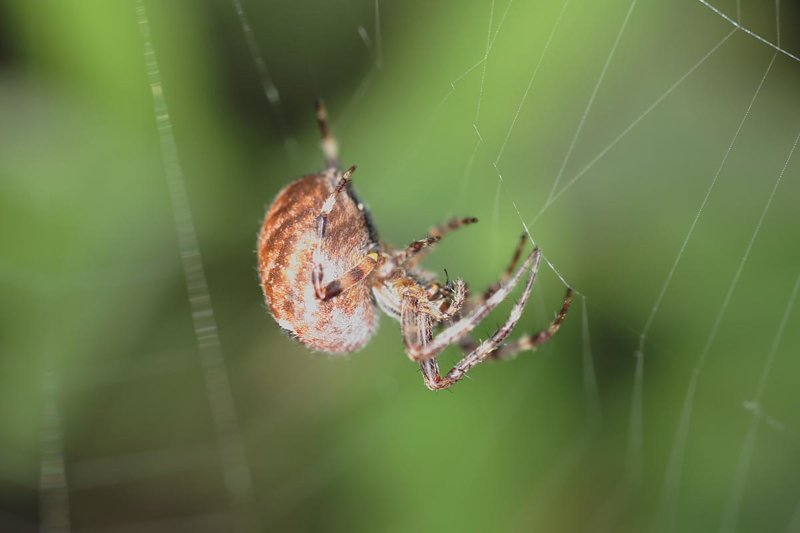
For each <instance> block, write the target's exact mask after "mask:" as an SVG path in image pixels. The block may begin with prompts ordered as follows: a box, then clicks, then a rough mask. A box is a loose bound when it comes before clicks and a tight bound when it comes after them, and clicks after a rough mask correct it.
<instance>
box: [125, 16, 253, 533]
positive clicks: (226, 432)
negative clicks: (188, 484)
mask: <svg viewBox="0 0 800 533" xmlns="http://www.w3.org/2000/svg"><path fill="white" fill-rule="evenodd" d="M136 20H137V24H138V26H139V30H140V34H141V39H142V43H143V47H144V59H145V71H146V74H147V79H148V82H149V84H150V90H151V93H152V98H153V109H154V113H155V119H156V126H157V130H158V137H159V141H160V146H161V157H162V162H163V165H164V174H165V178H166V181H167V186H168V190H169V198H170V204H171V206H172V214H173V217H174V222H175V229H176V231H177V237H178V249H179V251H180V257H181V266H182V268H183V275H184V279H185V282H186V289H187V292H188V296H189V306H190V309H191V313H192V323H193V325H194V335H195V339H196V341H197V347H198V355H199V357H200V363H201V369H202V372H203V377H204V380H205V385H206V393H207V396H208V402H209V406H210V408H211V415H212V420H213V424H214V431H215V433H216V438H217V446H218V448H219V454H220V460H221V463H222V468H223V471H224V478H225V488H226V490H227V492H228V496H229V498H230V500H231V504H232V505H233V507H234V508H235V509H236V510H238V511H240V512H241V513H242V524H241V525H242V527H243V528H244V529H246V530H253V531H259V530H261V528H260V527H259V525H258V519H257V516H256V515H255V513H250V512H245V511H244V509H245V507H246V506H248V505H250V503H251V502H252V501H253V487H252V481H251V474H250V467H249V465H248V464H247V458H246V455H245V451H244V444H243V442H242V439H241V434H240V430H239V424H238V421H237V419H236V411H235V407H234V403H233V396H232V394H231V387H230V380H229V378H228V373H227V370H226V368H225V361H224V359H223V354H222V348H221V345H220V340H219V334H218V330H217V323H216V319H215V317H214V309H213V307H212V304H211V296H210V293H209V289H208V283H207V281H206V276H205V272H204V269H203V260H202V257H201V254H200V248H199V245H198V242H197V234H196V230H195V227H194V221H193V220H192V214H191V209H190V207H189V199H188V196H187V193H186V186H185V183H184V177H183V169H182V168H181V164H180V159H179V157H178V149H177V146H176V143H175V136H174V133H173V130H172V121H171V119H170V115H169V110H168V108H167V103H166V100H165V98H164V92H163V86H162V83H161V72H160V69H159V66H158V59H157V56H156V53H155V48H154V47H153V43H152V38H151V34H150V22H149V19H148V17H147V12H146V10H145V6H144V2H143V0H137V2H136Z"/></svg>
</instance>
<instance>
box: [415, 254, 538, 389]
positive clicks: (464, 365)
mask: <svg viewBox="0 0 800 533" xmlns="http://www.w3.org/2000/svg"><path fill="white" fill-rule="evenodd" d="M531 258H535V259H534V264H533V268H531V274H530V276H529V277H528V282H527V283H526V284H525V289H524V290H523V291H522V295H521V296H520V299H519V302H517V303H516V304H515V305H514V308H513V309H511V313H509V315H508V319H507V320H506V321H505V323H504V324H503V325H502V326H500V327H499V328H498V329H497V331H496V332H495V333H494V335H492V336H491V337H489V338H488V339H486V340H485V341H483V342H482V343H481V344H480V345H478V346H477V347H476V348H475V349H474V350H472V351H471V352H470V353H469V354H468V355H466V356H465V357H464V358H463V359H461V360H460V361H459V362H458V363H456V365H455V366H453V368H452V369H450V371H449V372H448V373H447V374H446V375H444V376H441V375H440V374H439V365H438V364H437V363H436V361H435V360H433V359H429V360H427V361H422V362H421V363H420V368H421V369H422V377H423V379H424V380H425V385H426V386H427V387H428V388H429V389H430V390H439V389H446V388H448V387H450V386H451V385H453V384H454V383H456V382H457V381H459V380H460V379H461V378H463V377H464V376H465V375H466V373H467V372H469V370H470V369H471V368H472V367H474V366H475V365H477V364H479V363H482V362H483V361H485V360H486V358H487V357H488V356H489V355H490V354H491V353H492V352H493V351H495V350H496V349H497V347H498V346H500V345H501V344H502V343H503V341H504V340H505V339H506V338H507V337H508V335H509V334H510V333H511V331H512V330H513V329H514V327H515V326H516V325H517V322H519V319H520V317H521V316H522V311H523V309H525V304H526V303H527V302H528V297H529V296H530V294H531V291H532V290H533V284H534V282H535V281H536V273H537V272H538V271H539V261H540V259H541V255H540V254H539V250H538V249H535V250H534V251H533V253H532V254H531V256H529V258H528V260H526V261H525V265H528V264H529V260H530V259H531ZM525 265H523V268H525ZM520 270H522V269H520ZM518 274H519V272H518ZM515 277H517V276H516V275H515ZM512 280H513V278H512ZM504 288H505V286H504V287H501V288H500V289H498V291H497V292H496V293H495V294H494V295H492V297H490V298H489V300H487V302H486V304H484V305H489V302H491V301H492V300H493V299H494V298H495V297H496V296H498V295H499V294H501V293H502V292H503V289H504ZM476 311H477V310H476ZM457 324H458V323H456V324H454V326H455V325H457ZM452 327H453V326H451V328H452ZM448 329H450V328H448ZM473 329H474V328H473ZM445 331H447V330H445ZM470 331H471V330H470ZM440 336H441V335H440ZM437 339H438V337H437Z"/></svg>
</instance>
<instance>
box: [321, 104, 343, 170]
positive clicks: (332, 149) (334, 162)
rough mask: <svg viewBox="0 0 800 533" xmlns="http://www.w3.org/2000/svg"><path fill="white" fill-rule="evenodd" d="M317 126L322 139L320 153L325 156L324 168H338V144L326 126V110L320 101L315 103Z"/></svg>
mask: <svg viewBox="0 0 800 533" xmlns="http://www.w3.org/2000/svg"><path fill="white" fill-rule="evenodd" d="M316 114H317V125H318V126H319V135H320V138H321V139H322V142H321V146H322V153H323V154H324V155H325V166H326V167H327V168H329V169H337V168H339V143H338V142H337V141H336V138H335V137H334V136H333V134H332V133H331V129H330V127H329V126H328V109H327V108H326V107H325V104H324V103H323V102H322V100H317V102H316Z"/></svg>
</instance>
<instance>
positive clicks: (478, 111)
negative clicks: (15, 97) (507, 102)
mask: <svg viewBox="0 0 800 533" xmlns="http://www.w3.org/2000/svg"><path fill="white" fill-rule="evenodd" d="M493 24H494V0H492V10H491V11H490V12H489V30H488V31H487V32H486V52H485V53H484V54H483V66H482V67H481V88H480V92H479V93H478V105H477V106H475V121H474V124H473V125H474V126H475V130H476V132H477V129H478V122H479V120H480V117H481V102H482V101H483V88H484V86H485V85H486V64H487V63H488V62H489V61H488V60H489V51H490V50H491V49H492V48H491V47H492V25H493ZM480 135H481V134H480V133H478V138H479V139H480Z"/></svg>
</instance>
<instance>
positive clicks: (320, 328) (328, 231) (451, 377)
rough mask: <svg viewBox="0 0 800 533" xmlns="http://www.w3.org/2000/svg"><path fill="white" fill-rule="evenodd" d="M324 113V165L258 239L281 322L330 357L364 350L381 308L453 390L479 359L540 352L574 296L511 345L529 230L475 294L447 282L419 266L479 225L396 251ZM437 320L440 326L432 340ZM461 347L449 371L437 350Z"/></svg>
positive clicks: (534, 263) (289, 189) (265, 285)
mask: <svg viewBox="0 0 800 533" xmlns="http://www.w3.org/2000/svg"><path fill="white" fill-rule="evenodd" d="M316 118H317V123H318V126H319V130H320V134H321V138H322V141H321V147H322V151H323V153H324V156H325V165H326V166H325V169H324V170H322V171H321V172H319V173H317V174H309V175H307V176H303V177H301V178H300V179H298V180H296V181H294V182H292V183H290V184H289V185H288V186H286V187H285V188H284V189H283V190H281V191H280V192H279V193H278V195H277V197H276V198H275V200H274V201H273V202H272V205H271V206H270V207H269V209H268V211H267V214H266V217H265V218H264V222H263V225H262V226H261V232H260V234H259V237H258V263H259V264H258V272H259V276H260V278H261V287H262V289H263V291H264V297H265V299H266V303H267V306H268V308H269V310H270V312H271V314H272V316H273V317H274V318H275V320H276V321H277V322H278V325H279V326H280V327H281V329H283V330H284V332H286V333H288V334H289V336H290V337H292V338H294V339H296V340H298V341H300V342H301V343H302V344H304V345H305V346H307V347H308V348H310V349H312V350H315V351H319V352H326V353H330V354H340V353H350V352H354V351H356V350H359V349H361V348H362V347H364V346H365V345H366V344H367V342H368V341H369V339H370V338H371V337H372V335H373V334H374V333H375V330H376V328H377V326H378V316H379V313H378V309H380V310H381V311H383V312H384V313H386V314H387V315H389V316H390V317H392V318H394V319H395V320H397V321H399V322H400V326H401V330H402V337H403V342H404V344H405V349H406V353H407V354H408V356H409V358H411V360H412V361H414V362H416V363H418V364H419V366H420V368H421V370H422V376H423V379H424V381H425V385H426V386H427V387H428V388H429V389H431V390H437V389H445V388H448V387H450V386H451V385H453V384H454V383H456V382H457V381H459V380H460V379H461V378H463V377H464V375H466V373H467V372H468V371H469V370H470V369H471V368H472V367H474V366H475V365H477V364H479V363H482V362H484V361H486V360H490V359H507V358H510V357H512V356H514V355H516V354H517V353H519V352H521V351H524V350H534V349H536V347H537V346H539V345H541V344H543V343H545V342H547V341H548V340H550V338H551V337H552V336H553V335H554V334H555V333H556V331H558V328H559V326H560V325H561V323H562V321H563V320H564V317H565V316H566V314H567V311H568V310H569V305H570V303H571V301H572V289H571V288H568V289H567V294H566V296H565V297H564V300H563V303H562V306H561V309H560V311H559V312H558V314H557V315H556V318H555V320H553V322H552V323H551V324H550V325H549V327H547V328H546V329H544V330H542V331H541V332H539V333H536V334H534V335H523V336H522V337H521V338H519V339H518V340H516V341H514V342H511V343H508V344H504V342H505V340H506V338H507V337H508V336H509V334H510V333H511V331H512V330H513V329H514V326H515V325H516V324H517V322H518V321H519V319H520V316H521V315H522V311H523V309H524V308H525V304H526V302H527V301H528V297H529V296H530V293H531V290H532V288H533V283H534V281H535V279H536V273H537V272H538V269H539V263H540V260H541V253H540V251H539V249H538V248H535V249H534V250H533V251H531V253H530V254H529V255H528V256H527V257H526V258H525V260H524V261H523V263H522V266H520V267H519V268H516V270H515V267H516V265H517V263H518V261H519V259H520V257H521V254H522V250H523V247H524V244H525V235H523V236H522V238H521V240H520V241H519V243H518V244H517V247H516V250H515V252H514V255H513V257H512V260H511V263H510V264H509V266H508V268H507V269H506V270H505V272H504V274H503V276H502V277H501V278H500V280H499V281H498V282H496V283H495V284H493V285H492V286H491V287H489V288H488V289H487V290H486V291H485V292H483V293H482V294H481V295H478V296H477V297H468V289H467V285H466V283H465V282H464V281H463V280H462V279H460V278H459V279H456V280H454V281H449V280H448V281H447V282H445V283H444V284H441V283H439V282H437V281H436V277H435V275H433V274H432V273H430V272H428V271H425V270H423V269H422V268H420V267H419V266H418V265H419V263H420V261H421V259H422V258H423V257H424V256H425V254H426V253H427V252H428V251H429V250H430V249H431V247H432V246H433V245H434V244H435V243H436V242H438V241H439V240H440V239H441V238H442V237H444V236H445V235H446V234H448V233H450V232H452V231H454V230H456V229H459V228H461V227H463V226H467V225H469V224H473V223H475V222H477V219H476V218H471V217H469V218H456V219H452V220H450V221H449V222H447V223H446V224H443V225H441V226H437V227H434V228H433V229H431V230H430V231H429V232H428V234H427V236H426V237H425V238H423V239H420V240H416V241H413V242H412V243H411V244H409V245H408V246H406V247H405V248H403V249H394V248H391V247H389V246H388V245H386V244H385V243H383V242H381V241H380V240H379V239H378V235H377V232H376V230H375V226H374V225H373V223H372V219H371V217H370V214H369V211H367V209H366V207H365V206H364V204H363V203H362V202H361V201H360V200H359V198H358V196H357V195H356V193H355V191H354V190H353V186H352V183H351V178H352V176H353V172H354V171H355V167H354V166H351V167H350V168H348V169H347V170H345V171H344V172H342V171H341V170H340V167H339V148H338V143H337V141H336V139H335V138H334V137H333V136H332V134H331V131H330V128H329V127H328V114H327V111H326V109H325V106H324V105H323V104H322V102H317V105H316ZM526 272H529V273H528V276H527V282H526V283H525V288H524V290H523V291H522V296H521V297H520V299H519V301H518V302H517V303H516V305H514V307H513V309H512V310H511V312H510V314H509V317H508V319H507V320H506V321H505V323H503V324H502V325H501V326H500V327H499V328H498V329H497V331H496V332H495V333H494V334H493V335H492V336H491V337H489V338H488V339H486V340H484V341H483V342H478V341H476V340H474V338H473V337H472V332H473V331H474V330H475V328H476V327H477V326H478V324H479V323H480V322H481V321H482V320H483V319H484V318H485V317H486V316H487V315H488V314H489V313H490V312H491V311H492V310H493V309H495V308H496V307H497V306H498V305H499V304H500V303H501V302H502V301H503V300H504V299H505V298H506V297H507V296H508V295H509V293H510V292H511V291H512V289H514V287H515V286H516V285H517V284H518V283H519V281H520V280H521V279H522V278H523V277H524V276H525V273H526ZM437 326H441V327H442V329H441V331H439V333H438V334H437V335H435V336H434V334H433V331H434V328H436V327H437ZM451 344H456V345H458V346H459V347H460V348H461V350H462V351H463V353H464V356H463V358H462V359H461V360H460V361H459V362H458V363H456V365H455V366H454V367H453V368H452V369H451V370H450V371H449V372H447V374H445V375H441V374H440V373H439V366H438V363H437V361H436V357H437V355H438V354H439V353H440V352H442V350H444V349H445V348H446V347H447V346H448V345H451Z"/></svg>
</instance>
